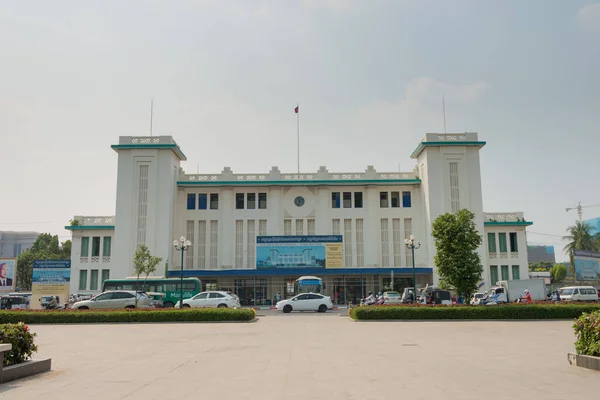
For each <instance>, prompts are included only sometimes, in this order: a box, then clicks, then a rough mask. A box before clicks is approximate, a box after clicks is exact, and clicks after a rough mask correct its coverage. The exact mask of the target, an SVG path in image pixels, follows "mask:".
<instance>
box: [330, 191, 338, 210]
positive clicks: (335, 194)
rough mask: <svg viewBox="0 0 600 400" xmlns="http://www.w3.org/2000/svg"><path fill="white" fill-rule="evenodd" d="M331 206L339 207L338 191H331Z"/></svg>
mask: <svg viewBox="0 0 600 400" xmlns="http://www.w3.org/2000/svg"><path fill="white" fill-rule="evenodd" d="M331 208H340V192H333V193H331Z"/></svg>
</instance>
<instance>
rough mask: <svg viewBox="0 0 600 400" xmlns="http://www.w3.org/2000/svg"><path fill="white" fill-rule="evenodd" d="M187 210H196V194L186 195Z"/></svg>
mask: <svg viewBox="0 0 600 400" xmlns="http://www.w3.org/2000/svg"><path fill="white" fill-rule="evenodd" d="M187 209H188V210H195V209H196V193H188V195H187Z"/></svg>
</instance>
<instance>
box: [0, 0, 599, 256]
mask: <svg viewBox="0 0 600 400" xmlns="http://www.w3.org/2000/svg"><path fill="white" fill-rule="evenodd" d="M0 52H1V53H0V149H1V154H2V169H1V173H0V178H1V182H2V186H3V195H2V197H1V198H2V200H1V202H0V204H1V207H0V230H35V231H40V232H51V233H54V234H59V235H60V236H61V237H62V238H63V239H67V238H68V237H69V232H68V231H66V230H64V225H67V224H68V221H69V219H70V218H72V217H73V215H78V214H83V215H113V214H114V207H115V189H116V173H117V171H116V168H117V162H116V161H117V154H116V153H115V152H114V151H112V150H111V149H110V145H111V144H115V143H117V142H118V137H119V136H121V135H146V134H148V133H149V114H150V113H149V109H150V99H151V98H154V110H155V112H154V134H155V135H159V134H170V135H173V136H174V137H175V140H176V141H177V142H178V143H179V145H180V146H181V148H182V150H183V151H184V153H185V154H186V155H187V157H188V162H186V163H184V168H185V169H186V171H187V172H195V171H196V169H197V168H199V170H200V171H201V172H205V173H214V172H219V171H221V170H222V168H223V166H225V165H227V166H231V168H232V169H233V171H234V172H245V173H248V172H268V170H269V169H270V167H271V166H273V165H278V166H279V167H280V169H281V170H282V171H290V172H293V171H294V170H295V169H296V116H295V114H294V107H295V106H296V102H299V103H300V109H301V142H302V145H301V148H302V155H301V169H302V170H303V171H304V172H314V171H316V170H317V169H318V167H319V166H320V165H326V166H327V167H328V168H329V170H330V171H337V172H345V171H352V172H355V171H363V170H364V169H365V168H366V167H367V165H370V164H373V165H374V166H375V168H376V169H377V170H378V171H397V170H398V168H400V169H401V170H402V171H411V170H412V168H413V166H414V162H413V160H411V159H410V157H409V156H410V153H411V152H412V151H413V150H414V148H415V147H416V145H417V143H418V141H419V140H420V139H421V138H422V137H423V135H424V134H425V133H426V132H443V130H444V124H443V113H442V95H444V96H445V99H446V115H447V129H448V132H464V131H476V132H479V135H480V139H481V140H485V141H487V143H488V144H487V146H486V147H484V149H483V150H482V153H481V162H482V180H483V191H484V193H483V198H484V210H485V211H488V212H502V211H524V212H525V216H526V218H527V219H528V220H532V221H533V222H534V225H533V226H532V227H530V228H528V232H529V233H528V239H529V241H530V242H531V243H533V244H557V245H559V244H560V243H561V241H560V238H559V236H562V235H563V234H564V232H565V229H566V227H567V226H568V225H569V224H572V223H573V222H574V221H575V219H576V218H577V215H576V213H575V212H574V211H573V212H569V213H567V212H566V211H565V208H566V207H570V206H574V205H575V204H577V202H578V201H581V202H582V204H583V205H597V204H600V177H599V172H600V79H599V77H598V71H600V2H594V1H593V0H588V1H578V0H569V1H563V0H528V1H521V0H497V1H487V0H471V1H467V0H452V1H450V0H438V1H429V0H414V1H402V0H388V1H384V0H380V1H378V0H368V1H367V0H364V1H343V0H312V1H309V0H304V1H302V0H294V1H292V0H290V1H286V0H277V1H260V0H252V1H248V0H241V1H232V0H228V1H224V0H220V1H199V0H198V1H192V0H189V1H183V0H177V1H166V0H165V1H141V0H139V1H107V0H104V1H79V0H73V1H59V0H53V1H26V0H19V1H16V0H14V1H11V0H4V1H2V2H0ZM599 215H600V207H596V208H589V209H586V210H584V218H588V217H589V218H591V217H596V216H599ZM534 232H537V233H534ZM542 234H544V235H542ZM552 235H554V236H552ZM556 250H557V255H558V256H559V259H566V257H564V255H563V253H562V246H557V248H556Z"/></svg>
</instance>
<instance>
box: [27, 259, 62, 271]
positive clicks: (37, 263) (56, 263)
mask: <svg viewBox="0 0 600 400" xmlns="http://www.w3.org/2000/svg"><path fill="white" fill-rule="evenodd" d="M33 268H34V269H37V268H60V269H63V268H64V269H71V260H34V261H33Z"/></svg>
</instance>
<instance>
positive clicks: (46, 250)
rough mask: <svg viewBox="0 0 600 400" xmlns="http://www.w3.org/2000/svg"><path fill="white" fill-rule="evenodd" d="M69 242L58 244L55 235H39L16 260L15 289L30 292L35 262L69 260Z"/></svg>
mask: <svg viewBox="0 0 600 400" xmlns="http://www.w3.org/2000/svg"><path fill="white" fill-rule="evenodd" d="M70 259H71V241H70V240H67V241H65V242H64V243H62V244H61V243H60V242H59V240H58V236H57V235H52V234H50V233H42V234H40V235H39V236H38V237H37V239H36V240H35V242H34V243H33V245H32V246H31V247H30V248H29V249H27V250H25V251H23V252H22V253H21V254H20V255H19V257H18V259H17V288H19V289H21V290H31V275H32V273H33V262H34V261H35V260H70Z"/></svg>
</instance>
